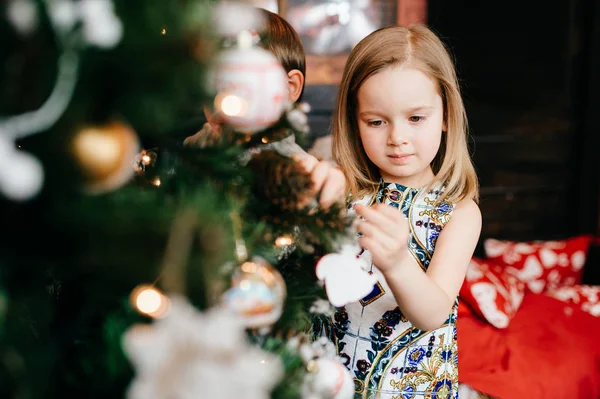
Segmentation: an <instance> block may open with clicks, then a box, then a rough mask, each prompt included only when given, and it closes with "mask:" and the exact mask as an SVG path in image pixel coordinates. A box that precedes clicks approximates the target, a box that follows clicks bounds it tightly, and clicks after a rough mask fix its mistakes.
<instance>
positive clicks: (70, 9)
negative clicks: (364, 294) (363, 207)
mask: <svg viewBox="0 0 600 399" xmlns="http://www.w3.org/2000/svg"><path fill="white" fill-rule="evenodd" d="M0 9H1V10H2V18H3V20H4V21H3V23H2V24H0V43H1V46H0V54H1V55H0V57H1V58H0V59H1V60H2V62H1V64H0V65H2V69H1V70H0V73H1V74H0V80H1V82H2V84H1V86H0V87H1V89H0V151H1V153H2V156H1V157H0V160H2V162H3V164H2V168H0V194H1V195H0V198H1V200H0V201H1V202H2V206H1V209H2V222H3V226H4V227H5V233H6V234H5V235H4V236H5V239H4V240H3V243H2V248H1V249H0V265H1V268H0V396H1V397H3V398H42V397H43V398H51V397H85V398H91V397H125V396H126V395H127V396H128V397H131V398H142V397H143V398H165V397H169V398H188V397H189V398H191V397H194V398H199V397H202V398H233V397H235V398H243V397H248V398H250V397H252V398H262V397H273V398H300V397H304V398H309V397H310V398H325V397H331V398H333V397H340V398H342V397H348V393H347V392H352V389H350V391H348V389H347V388H348V381H350V384H351V379H349V378H350V377H349V374H343V373H344V371H345V369H343V367H342V366H341V364H340V363H338V362H337V360H335V359H333V356H332V355H331V353H328V354H325V352H328V351H329V352H330V351H331V348H330V347H328V346H327V345H325V344H324V343H323V342H322V341H321V342H320V343H319V341H317V344H316V345H315V344H310V343H308V337H309V332H310V329H311V324H312V323H313V322H314V319H315V318H316V319H317V323H318V319H319V318H328V317H329V316H330V315H331V313H330V312H331V306H330V303H329V302H328V301H326V300H325V299H326V298H327V295H326V291H325V289H324V287H323V284H320V283H319V281H318V278H317V276H316V275H315V264H316V263H317V261H318V260H319V259H320V258H321V257H322V256H323V255H326V254H328V253H331V252H335V251H336V250H339V246H338V243H339V242H341V240H343V239H344V238H345V237H347V236H348V221H346V220H345V219H344V218H343V216H341V214H340V209H339V207H337V206H333V207H331V208H330V209H327V210H323V209H321V208H319V207H315V206H314V205H313V204H312V203H311V202H310V201H307V198H306V195H305V193H306V192H307V190H308V189H309V188H310V184H311V181H310V177H309V176H308V175H307V173H306V172H305V171H304V170H303V169H302V168H301V167H300V166H299V165H298V164H297V163H296V162H295V161H294V160H293V159H290V158H288V157H285V156H282V155H280V154H278V153H277V152H275V151H269V150H261V151H256V149H257V148H258V147H259V146H261V145H264V144H265V143H270V142H273V141H277V140H279V139H280V138H281V137H282V136H283V135H285V134H288V132H289V131H290V130H292V131H295V132H296V134H297V135H300V134H302V133H305V132H306V120H305V118H306V116H305V114H304V113H303V107H302V106H300V107H297V106H292V105H289V104H287V103H285V102H283V101H279V100H277V99H278V97H277V90H280V89H281V87H282V86H281V83H280V81H279V80H277V79H279V78H278V76H279V75H278V74H279V73H280V71H279V69H277V68H275V69H273V70H272V71H271V72H269V73H270V74H271V75H269V76H270V77H269V79H271V80H270V81H269V82H270V83H269V85H267V86H266V87H260V90H258V89H257V88H256V87H251V88H250V89H249V91H247V92H245V94H243V95H242V94H240V92H238V91H236V90H235V86H236V84H238V85H239V84H240V82H242V83H249V82H250V83H252V73H253V72H252V70H254V69H252V68H247V70H246V69H245V68H244V66H247V65H249V63H251V64H252V65H253V66H256V65H260V64H261V63H267V64H268V63H272V59H270V58H269V57H268V56H266V55H265V53H266V51H264V50H261V49H258V48H257V47H256V46H252V44H255V43H254V41H255V40H256V37H255V36H253V35H251V34H249V32H250V31H251V29H252V28H253V27H254V26H253V24H255V22H256V21H254V19H253V18H254V16H253V15H254V14H252V13H250V11H249V9H246V8H244V7H241V6H240V8H235V7H234V6H232V7H229V8H227V9H226V12H223V8H215V7H214V5H213V4H211V2H208V1H203V0H194V1H192V0H187V1H186V0H182V1H166V2H164V1H163V2H152V3H151V4H150V3H148V2H145V1H139V0H122V1H114V2H113V1H112V0H79V1H73V0H37V1H34V0H8V1H5V2H3V4H2V6H1V8H0ZM218 10H220V11H218ZM219 13H220V14H219ZM265 57H266V58H265ZM269 65H270V64H269ZM240 68H241V69H240ZM215 71H216V72H215ZM240 71H241V72H240ZM232 87H233V88H232ZM244 96H246V97H244ZM206 104H215V107H216V109H217V111H218V112H220V113H221V114H222V116H223V120H224V124H223V126H222V127H221V129H222V130H221V132H220V135H219V140H218V142H216V143H214V144H213V145H210V146H207V147H205V148H190V147H184V146H183V145H182V142H183V138H184V137H186V136H188V135H190V134H193V133H194V132H195V131H197V130H198V129H199V127H200V125H201V123H202V121H203V116H202V110H203V106H204V105H206ZM304 111H306V110H305V109H304ZM336 256H341V255H336ZM349 258H350V259H352V255H349ZM334 263H335V262H334ZM323 270H324V269H323ZM325 274H327V273H326V272H325V271H323V272H321V276H320V277H321V279H324V277H323V276H324V275H325ZM327 288H328V289H329V285H327ZM367 288H368V287H367ZM332 302H336V301H332ZM340 303H343V301H342V302H340ZM334 354H335V353H334ZM327 356H329V357H327ZM319 360H323V361H321V362H320V363H319ZM326 360H331V361H330V362H327V361H326ZM340 373H342V374H343V375H342V374H340ZM338 374H339V375H342V377H343V378H344V381H345V382H344V387H343V389H342V388H340V387H337V388H335V387H332V384H334V382H335V381H334V380H333V379H332V378H331V377H332V376H335V375H338ZM350 396H351V393H350Z"/></svg>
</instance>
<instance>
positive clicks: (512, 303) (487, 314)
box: [460, 258, 525, 328]
mask: <svg viewBox="0 0 600 399" xmlns="http://www.w3.org/2000/svg"><path fill="white" fill-rule="evenodd" d="M524 293H525V287H524V283H523V282H521V281H519V279H518V278H517V277H516V276H515V275H514V274H513V273H512V272H510V271H508V270H506V269H505V268H504V267H503V266H502V265H499V264H496V263H494V262H493V261H488V260H482V259H477V258H473V259H472V260H471V263H470V264H469V268H468V269H467V275H466V278H465V282H464V283H463V286H462V287H461V289H460V297H461V299H462V300H463V301H464V302H466V303H467V304H468V305H469V306H470V307H471V308H472V309H473V310H474V311H475V313H477V314H479V315H480V316H482V317H483V318H484V319H486V320H487V321H488V322H489V323H490V324H491V325H493V326H495V327H498V328H506V327H508V324H509V322H510V320H511V319H512V318H513V316H514V315H515V313H516V312H517V309H518V308H519V306H520V305H521V302H522V301H523V295H524Z"/></svg>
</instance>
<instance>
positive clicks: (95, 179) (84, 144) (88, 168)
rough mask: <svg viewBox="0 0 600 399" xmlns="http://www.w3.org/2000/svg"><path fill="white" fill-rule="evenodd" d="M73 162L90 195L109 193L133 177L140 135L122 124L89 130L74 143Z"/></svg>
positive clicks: (85, 128)
mask: <svg viewBox="0 0 600 399" xmlns="http://www.w3.org/2000/svg"><path fill="white" fill-rule="evenodd" d="M71 150H72V153H73V158H74V159H75V162H76V163H77V166H78V167H79V168H80V170H81V173H82V175H83V178H84V189H85V191H86V192H88V193H90V194H97V193H103V192H108V191H111V190H114V189H117V188H119V187H121V186H122V185H124V184H125V183H127V182H128V181H129V180H130V179H131V178H132V177H133V175H134V172H135V169H134V167H132V162H133V161H134V159H135V157H136V155H137V154H138V153H139V151H140V143H139V139H138V137H137V134H136V133H135V132H134V131H133V130H132V129H131V128H130V127H129V126H127V125H126V124H124V123H121V122H114V123H109V124H106V125H100V126H86V127H84V128H82V129H80V130H79V131H77V133H76V134H75V136H74V137H73V140H72V143H71Z"/></svg>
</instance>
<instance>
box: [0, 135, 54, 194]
mask: <svg viewBox="0 0 600 399" xmlns="http://www.w3.org/2000/svg"><path fill="white" fill-rule="evenodd" d="M0 133H1V132H0ZM0 163H1V164H0V165H1V166H0V192H2V194H4V196H6V197H7V198H9V199H11V200H14V201H24V200H28V199H31V198H33V197H35V196H36V195H37V194H38V193H39V191H40V190H41V188H42V185H43V182H44V168H43V167H42V164H41V163H40V161H39V160H38V159H37V158H35V157H34V156H33V155H30V154H28V153H26V152H24V151H21V150H18V149H17V148H15V145H14V143H13V142H12V140H10V139H9V138H7V137H6V135H3V134H0Z"/></svg>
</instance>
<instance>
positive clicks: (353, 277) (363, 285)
mask: <svg viewBox="0 0 600 399" xmlns="http://www.w3.org/2000/svg"><path fill="white" fill-rule="evenodd" d="M358 249H359V247H358V246H357V245H350V244H345V245H343V246H342V250H341V252H340V253H333V254H328V255H325V256H323V257H322V258H321V259H320V260H319V262H318V263H317V267H316V274H317V278H318V279H319V280H321V281H323V282H324V283H325V289H326V291H327V297H328V298H329V302H331V304H332V305H333V306H336V307H340V306H344V305H346V304H348V303H350V302H355V301H358V300H359V299H362V298H364V297H365V296H366V295H368V294H370V293H371V291H373V286H374V285H375V284H376V282H377V280H376V279H375V277H374V276H373V275H371V274H369V273H367V271H366V270H365V269H366V267H368V265H367V264H366V263H365V261H364V260H362V259H360V258H359V257H358V253H359V251H358Z"/></svg>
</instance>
